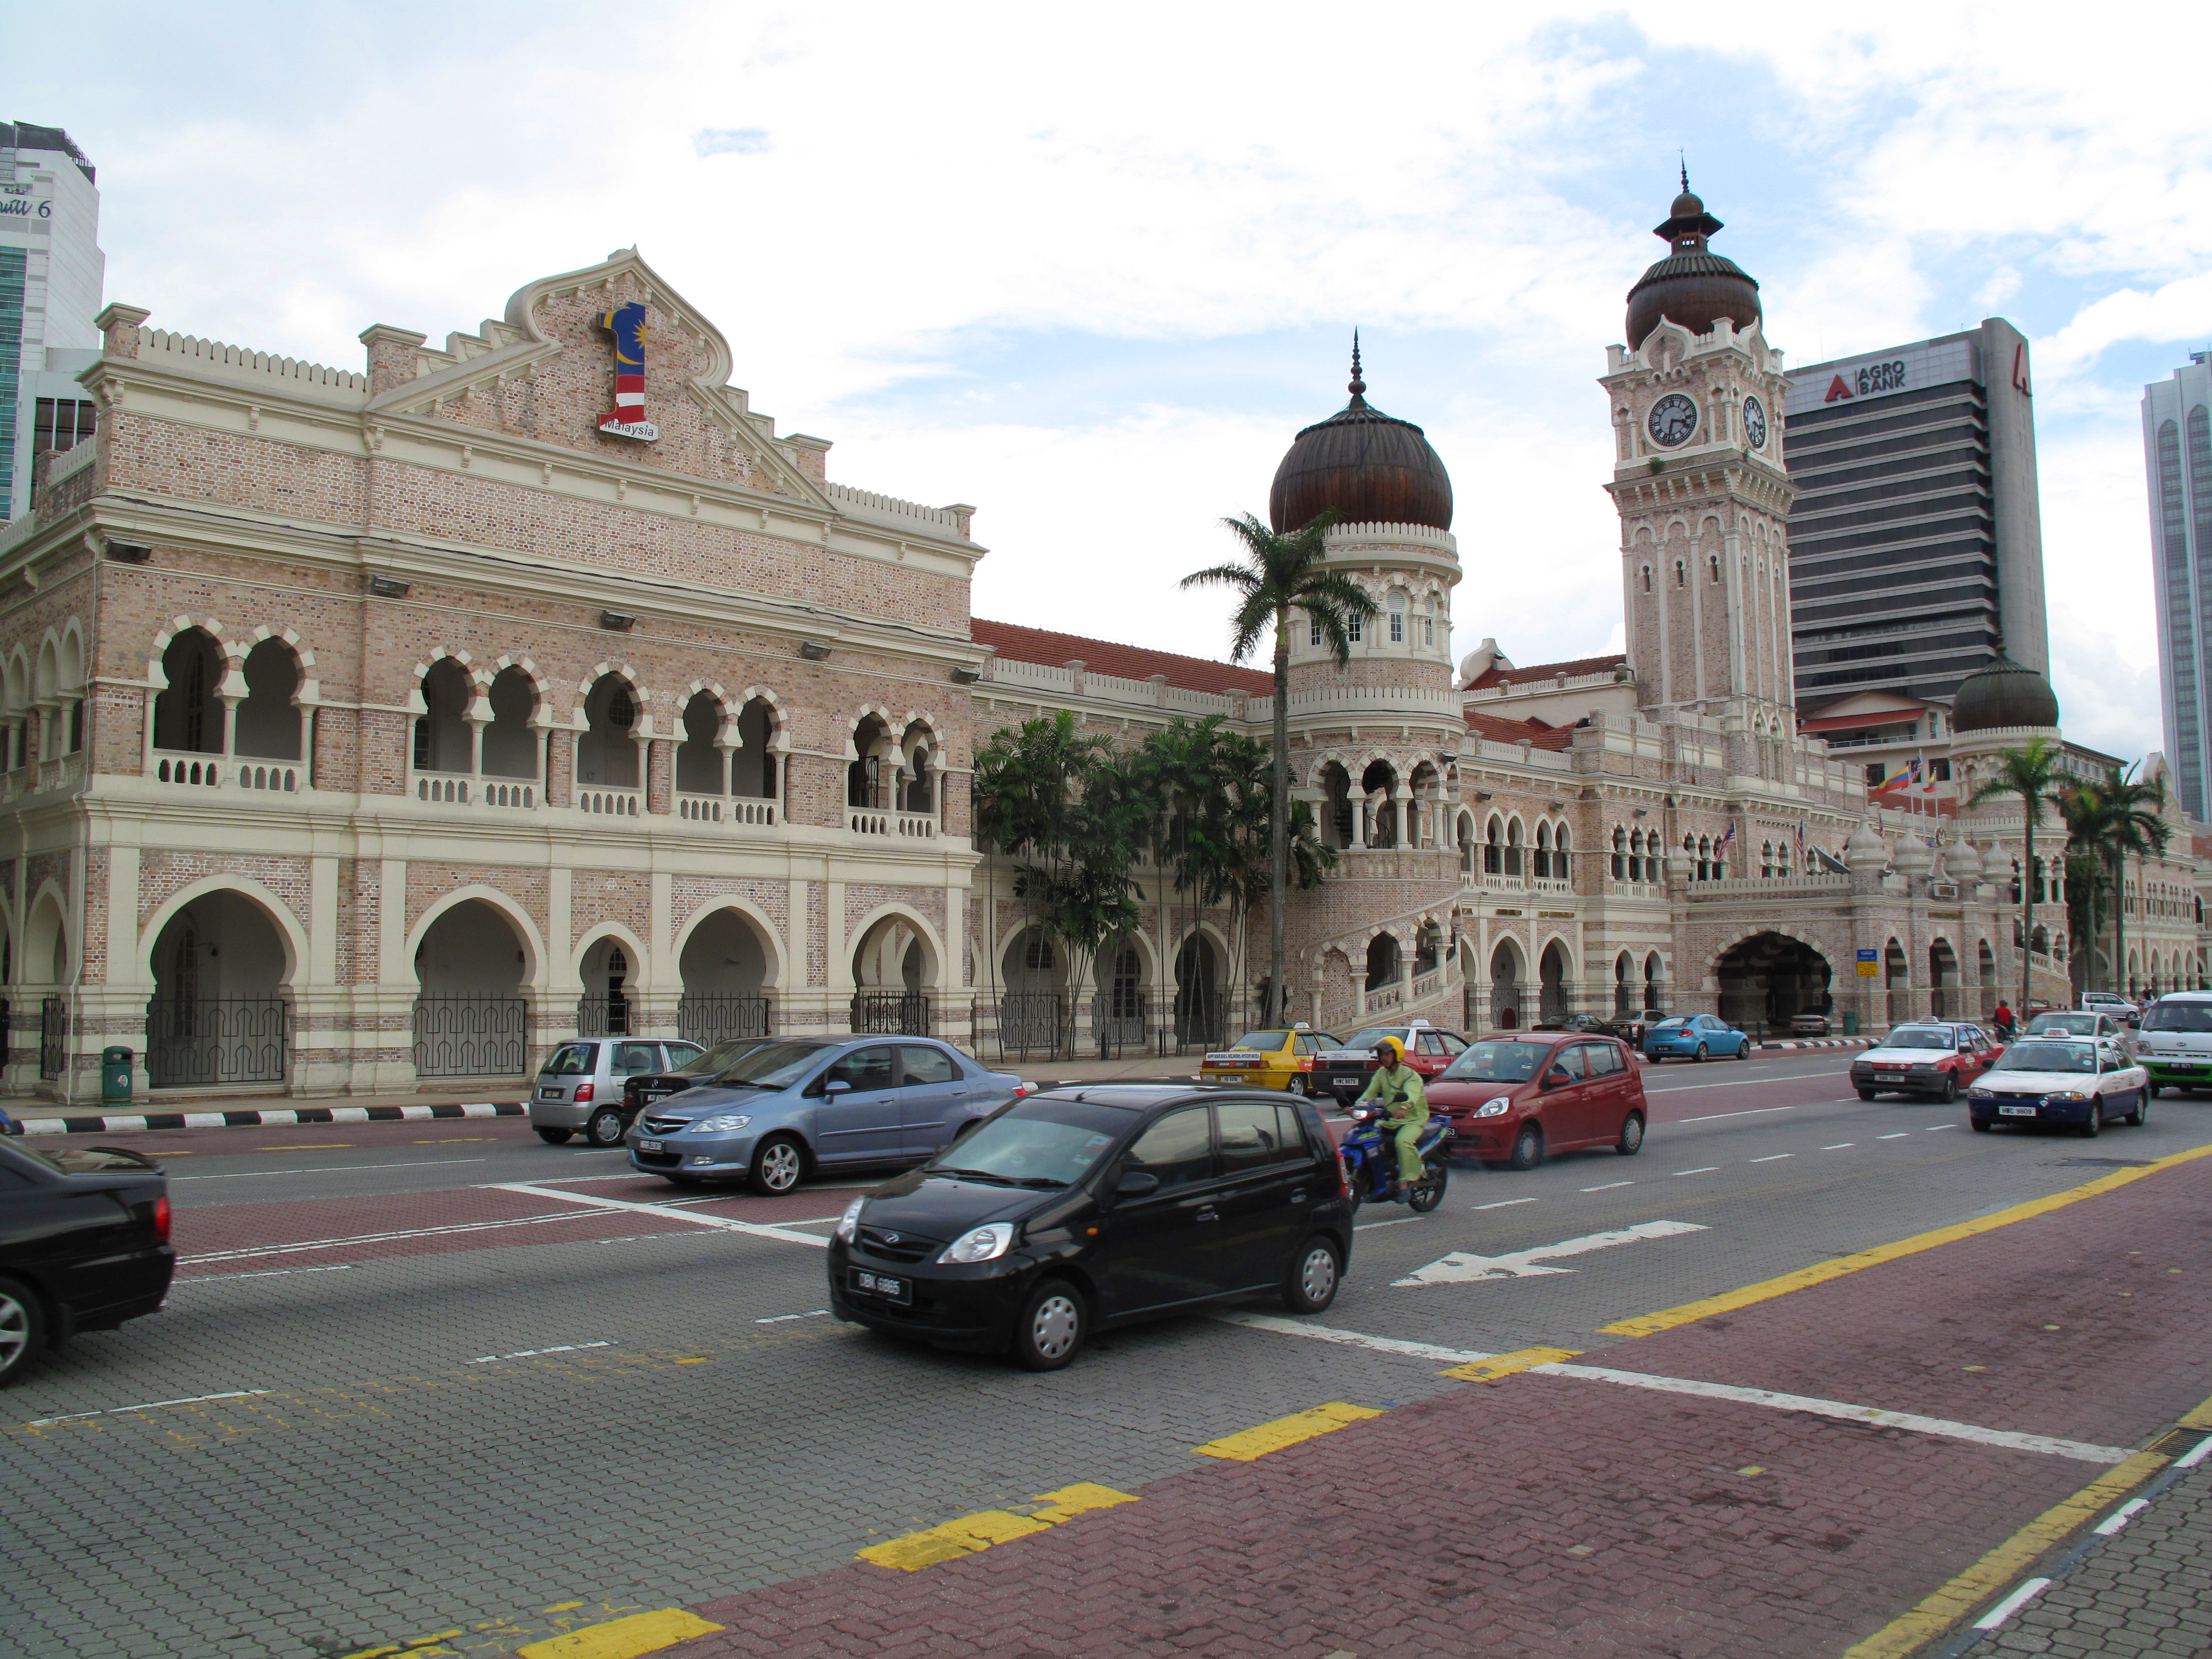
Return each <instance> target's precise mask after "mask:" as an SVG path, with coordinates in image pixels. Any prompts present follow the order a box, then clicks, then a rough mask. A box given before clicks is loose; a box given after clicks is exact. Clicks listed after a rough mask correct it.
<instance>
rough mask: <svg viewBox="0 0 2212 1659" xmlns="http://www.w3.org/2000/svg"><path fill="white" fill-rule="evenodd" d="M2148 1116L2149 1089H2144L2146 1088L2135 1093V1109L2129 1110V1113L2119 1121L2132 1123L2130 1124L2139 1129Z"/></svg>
mask: <svg viewBox="0 0 2212 1659" xmlns="http://www.w3.org/2000/svg"><path fill="white" fill-rule="evenodd" d="M2149 1116H2150V1091H2149V1090H2148V1089H2146V1090H2144V1091H2142V1093H2141V1094H2139V1095H2137V1096H2136V1109H2135V1110H2133V1111H2132V1112H2130V1113H2129V1114H2128V1115H2126V1116H2125V1117H2124V1118H2122V1119H2121V1120H2120V1121H2121V1122H2123V1123H2128V1124H2132V1125H2134V1126H2135V1127H2136V1128H2138V1129H2140V1128H2141V1127H2142V1126H2143V1123H2144V1121H2146V1120H2147V1119H2148V1117H2149Z"/></svg>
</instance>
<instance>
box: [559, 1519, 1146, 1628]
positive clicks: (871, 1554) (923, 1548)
mask: <svg viewBox="0 0 2212 1659" xmlns="http://www.w3.org/2000/svg"><path fill="white" fill-rule="evenodd" d="M1037 1501H1038V1502H1039V1503H1041V1504H1044V1505H1045V1507H1044V1508H1042V1509H1040V1510H1032V1511H1030V1513H1029V1514H1027V1515H1018V1514H1016V1513H1015V1512H1014V1511H1013V1510H983V1511H981V1513H980V1514H976V1515H963V1516H961V1517H960V1518H959V1519H958V1520H957V1521H947V1522H943V1523H942V1524H941V1525H939V1526H934V1527H928V1528H924V1529H923V1530H921V1532H910V1533H907V1534H903V1535H902V1536H900V1537H897V1538H893V1539H890V1540H887V1541H884V1542H883V1543H880V1544H871V1545H869V1546H868V1547H867V1548H866V1549H864V1550H860V1551H859V1552H857V1553H858V1555H859V1558H860V1559H861V1560H863V1561H872V1562H874V1563H875V1564H876V1565H878V1566H879V1567H896V1569H897V1570H898V1571H901V1572H919V1571H921V1569H922V1568H924V1567H933V1566H935V1565H938V1564H939V1562H941V1561H954V1560H957V1559H959V1558H960V1557H962V1556H963V1555H974V1554H976V1553H979V1552H981V1551H983V1550H987V1549H989V1548H990V1547H992V1546H993V1545H994V1544H1005V1543H1009V1542H1011V1541H1013V1540H1014V1539H1017V1538H1028V1537H1030V1536H1032V1535H1034V1534H1037V1533H1041V1532H1048V1531H1049V1530H1051V1529H1052V1528H1054V1527H1056V1526H1058V1525H1059V1524H1060V1522H1063V1521H1072V1520H1073V1519H1074V1518H1075V1517H1076V1516H1079V1515H1088V1514H1089V1513H1090V1512H1091V1510H1105V1509H1111V1508H1113V1507H1114V1505H1115V1504H1133V1503H1135V1502H1136V1501H1137V1495H1136V1493H1134V1492H1116V1491H1115V1489H1114V1488H1113V1487H1111V1486H1098V1485H1097V1484H1096V1483H1094V1482H1092V1481H1088V1480H1079V1481H1078V1482H1076V1484H1075V1485H1073V1486H1062V1487H1061V1488H1060V1490H1059V1491H1057V1492H1040V1493H1038V1494H1037ZM522 1651H523V1653H524V1654H525V1655H530V1654H531V1653H532V1650H530V1649H528V1648H525V1649H524V1650H522ZM641 1651H644V1650H641ZM546 1659H555V1655H554V1654H553V1652H552V1650H550V1649H549V1650H548V1651H547V1654H546ZM562 1659H596V1656H586V1655H581V1654H579V1655H575V1656H568V1654H567V1650H562Z"/></svg>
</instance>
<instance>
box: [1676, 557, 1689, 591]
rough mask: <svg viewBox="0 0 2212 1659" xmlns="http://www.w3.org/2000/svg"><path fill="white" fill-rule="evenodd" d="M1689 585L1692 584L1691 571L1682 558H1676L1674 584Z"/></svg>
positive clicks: (1679, 585) (1678, 585)
mask: <svg viewBox="0 0 2212 1659" xmlns="http://www.w3.org/2000/svg"><path fill="white" fill-rule="evenodd" d="M1689 585H1690V573H1689V570H1688V568H1686V566H1685V565H1684V564H1683V562H1681V560H1680V559H1677V560H1675V561H1674V586H1677V587H1687V586H1689Z"/></svg>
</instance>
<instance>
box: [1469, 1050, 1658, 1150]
mask: <svg viewBox="0 0 2212 1659" xmlns="http://www.w3.org/2000/svg"><path fill="white" fill-rule="evenodd" d="M1428 1094H1429V1104H1430V1105H1431V1107H1433V1108H1434V1109H1437V1110H1438V1111H1441V1112H1443V1113H1446V1114H1448V1115H1449V1116H1450V1118H1451V1122H1452V1155H1453V1156H1454V1157H1455V1158H1479V1159H1480V1160H1481V1161H1482V1162H1483V1163H1484V1164H1488V1165H1489V1166H1491V1167H1492V1169H1498V1168H1504V1169H1513V1170H1533V1169H1534V1168H1535V1167H1536V1166H1537V1165H1538V1164H1541V1163H1542V1162H1543V1161H1544V1155H1545V1153H1547V1152H1577V1151H1580V1150H1583V1149H1585V1148H1591V1147H1600V1146H1610V1147H1612V1148H1613V1151H1615V1152H1619V1153H1620V1154H1621V1155H1622V1156H1623V1157H1624V1158H1633V1157H1635V1156H1636V1154H1637V1152H1639V1151H1640V1150H1641V1149H1642V1148H1643V1146H1644V1122H1645V1120H1646V1117H1647V1115H1648V1112H1647V1109H1646V1107H1645V1105H1644V1074H1643V1073H1642V1072H1641V1071H1640V1070H1638V1067H1637V1064H1636V1056H1635V1054H1633V1053H1632V1052H1631V1051H1630V1049H1629V1047H1628V1045H1627V1044H1626V1043H1625V1042H1620V1041H1618V1040H1617V1039H1615V1038H1613V1037H1601V1036H1579V1035H1576V1034H1573V1033H1568V1034H1565V1035H1563V1036H1552V1035H1550V1034H1548V1033H1546V1032H1540V1031H1530V1032H1527V1033H1525V1034H1522V1035H1516V1036H1487V1037H1484V1038H1482V1039H1481V1040H1480V1041H1479V1042H1473V1043H1470V1044H1469V1045H1468V1048H1467V1050H1466V1052H1465V1053H1463V1054H1461V1055H1460V1057H1459V1058H1458V1059H1457V1060H1454V1061H1452V1063H1451V1064H1450V1066H1448V1067H1446V1068H1445V1070H1444V1073H1443V1075H1442V1076H1441V1077H1439V1078H1437V1080H1436V1081H1435V1082H1433V1083H1431V1084H1430V1085H1428Z"/></svg>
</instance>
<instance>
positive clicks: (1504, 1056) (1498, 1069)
mask: <svg viewBox="0 0 2212 1659" xmlns="http://www.w3.org/2000/svg"><path fill="white" fill-rule="evenodd" d="M1551 1052H1552V1045H1551V1044H1550V1043H1548V1042H1516V1041H1513V1040H1510V1039H1508V1040H1504V1041H1499V1042H1471V1043H1469V1044H1468V1046H1467V1048H1465V1049H1464V1050H1463V1051H1462V1053H1461V1054H1460V1057H1459V1058H1458V1059H1457V1060H1454V1061H1452V1063H1451V1064H1450V1065H1449V1066H1446V1067H1445V1068H1444V1073H1443V1076H1442V1077H1441V1078H1439V1079H1437V1081H1439V1082H1442V1083H1526V1082H1527V1081H1528V1079H1530V1078H1532V1077H1534V1076H1535V1075H1536V1067H1537V1066H1540V1065H1541V1064H1542V1063H1543V1060H1544V1056H1545V1055H1546V1054H1550V1053H1551Z"/></svg>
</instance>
